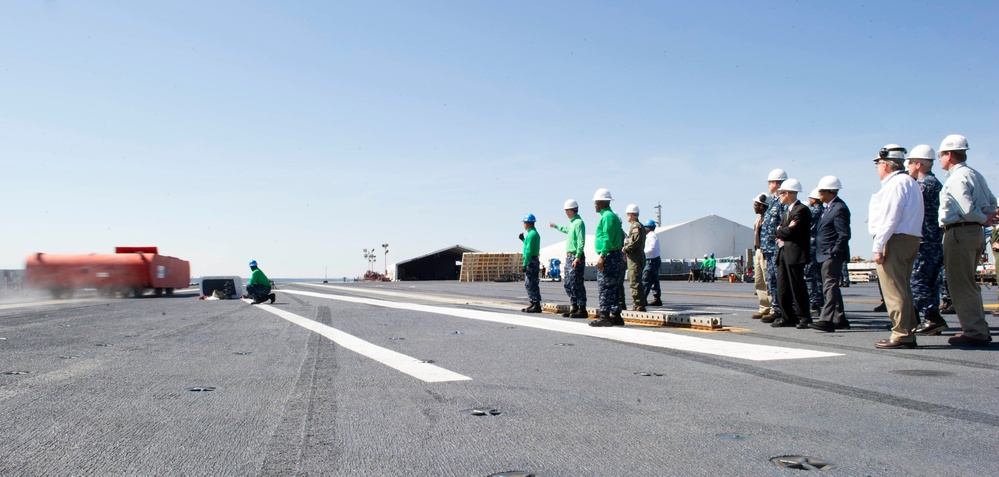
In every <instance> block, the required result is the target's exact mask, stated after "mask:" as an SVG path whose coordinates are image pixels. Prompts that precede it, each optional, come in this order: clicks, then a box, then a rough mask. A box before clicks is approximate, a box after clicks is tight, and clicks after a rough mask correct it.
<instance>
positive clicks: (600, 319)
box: [590, 311, 614, 328]
mask: <svg viewBox="0 0 999 477" xmlns="http://www.w3.org/2000/svg"><path fill="white" fill-rule="evenodd" d="M590 326H593V327H597V328H599V327H610V326H614V320H612V319H611V317H610V314H609V313H607V312H606V311H598V312H597V320H596V321H591V322H590Z"/></svg>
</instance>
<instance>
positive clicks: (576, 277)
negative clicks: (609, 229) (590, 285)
mask: <svg viewBox="0 0 999 477" xmlns="http://www.w3.org/2000/svg"><path fill="white" fill-rule="evenodd" d="M565 215H566V217H568V218H569V226H568V227H566V226H562V225H556V224H555V222H549V223H548V225H549V226H550V227H552V228H553V229H555V230H558V231H559V232H562V233H564V234H566V235H567V237H566V240H565V273H564V278H563V280H564V283H563V286H564V288H565V294H566V295H568V296H569V304H570V305H571V306H570V308H569V312H568V313H562V316H563V317H565V318H587V317H588V316H589V313H587V311H586V287H585V286H583V273H584V272H585V270H586V257H585V255H584V253H583V248H584V247H585V245H586V225H584V224H583V219H582V218H580V216H579V204H578V203H577V202H576V201H575V200H573V199H569V200H567V201H565Z"/></svg>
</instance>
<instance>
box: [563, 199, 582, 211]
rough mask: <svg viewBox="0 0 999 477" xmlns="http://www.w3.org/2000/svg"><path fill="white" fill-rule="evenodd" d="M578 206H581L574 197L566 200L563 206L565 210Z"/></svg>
mask: <svg viewBox="0 0 999 477" xmlns="http://www.w3.org/2000/svg"><path fill="white" fill-rule="evenodd" d="M578 208H579V204H577V203H576V201H575V200H573V199H569V200H567V201H565V207H563V209H565V210H569V209H578Z"/></svg>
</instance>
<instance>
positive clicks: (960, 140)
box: [940, 134, 968, 152]
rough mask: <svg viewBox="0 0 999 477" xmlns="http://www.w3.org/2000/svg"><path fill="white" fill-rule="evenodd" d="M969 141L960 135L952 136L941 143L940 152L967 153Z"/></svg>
mask: <svg viewBox="0 0 999 477" xmlns="http://www.w3.org/2000/svg"><path fill="white" fill-rule="evenodd" d="M967 150H968V139H967V138H965V137H964V136H962V135H960V134H951V135H950V136H947V137H945V138H944V140H943V141H941V142H940V152H947V151H967Z"/></svg>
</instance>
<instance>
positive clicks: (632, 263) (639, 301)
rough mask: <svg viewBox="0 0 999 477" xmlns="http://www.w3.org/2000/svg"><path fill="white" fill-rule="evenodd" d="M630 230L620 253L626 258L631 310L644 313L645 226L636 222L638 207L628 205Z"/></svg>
mask: <svg viewBox="0 0 999 477" xmlns="http://www.w3.org/2000/svg"><path fill="white" fill-rule="evenodd" d="M625 214H626V215H627V216H628V223H630V224H631V228H630V229H629V230H628V236H627V237H626V238H625V239H624V247H622V248H621V251H622V252H624V255H625V257H627V258H628V284H629V285H630V287H631V309H632V310H633V311H645V285H643V284H642V271H643V270H644V269H645V226H644V225H642V222H641V221H639V220H638V214H639V211H638V206H637V205H635V204H629V205H628V208H627V209H625Z"/></svg>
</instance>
